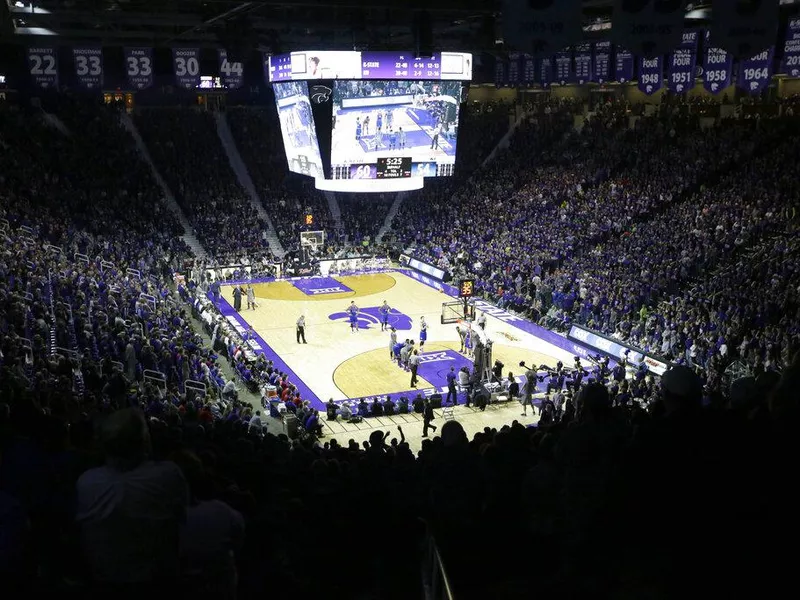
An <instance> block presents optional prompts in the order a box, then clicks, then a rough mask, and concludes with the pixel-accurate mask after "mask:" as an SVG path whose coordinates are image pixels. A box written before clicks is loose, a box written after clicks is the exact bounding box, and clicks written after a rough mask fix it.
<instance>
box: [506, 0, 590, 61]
mask: <svg viewBox="0 0 800 600" xmlns="http://www.w3.org/2000/svg"><path fill="white" fill-rule="evenodd" d="M581 3H582V0H537V2H531V1H530V0H503V7H502V10H503V41H504V42H505V43H506V44H508V45H510V46H511V47H512V48H513V49H515V50H519V51H522V52H527V53H529V54H531V55H533V56H534V57H540V58H541V57H545V56H552V55H553V54H555V53H556V52H559V51H560V50H563V49H564V48H566V47H568V46H571V45H572V44H575V43H577V42H579V41H580V40H581V38H582V37H583V31H582V29H581Z"/></svg>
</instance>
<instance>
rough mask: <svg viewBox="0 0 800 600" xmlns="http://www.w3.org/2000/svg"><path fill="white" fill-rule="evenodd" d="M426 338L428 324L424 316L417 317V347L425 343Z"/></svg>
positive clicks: (420, 347)
mask: <svg viewBox="0 0 800 600" xmlns="http://www.w3.org/2000/svg"><path fill="white" fill-rule="evenodd" d="M427 339H428V324H427V323H426V322H425V317H424V316H422V317H420V318H419V349H420V350H422V347H423V346H424V345H425V340H427Z"/></svg>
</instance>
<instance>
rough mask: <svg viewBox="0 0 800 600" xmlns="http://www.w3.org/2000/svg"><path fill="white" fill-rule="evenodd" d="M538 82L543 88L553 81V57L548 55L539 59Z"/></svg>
mask: <svg viewBox="0 0 800 600" xmlns="http://www.w3.org/2000/svg"><path fill="white" fill-rule="evenodd" d="M539 83H540V84H541V86H542V87H544V88H546V87H550V84H551V83H553V59H552V58H550V57H549V56H544V57H542V58H540V59H539Z"/></svg>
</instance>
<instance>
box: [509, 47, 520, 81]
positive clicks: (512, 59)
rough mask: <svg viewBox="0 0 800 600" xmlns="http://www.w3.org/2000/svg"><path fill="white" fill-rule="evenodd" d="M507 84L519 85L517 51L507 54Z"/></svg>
mask: <svg viewBox="0 0 800 600" xmlns="http://www.w3.org/2000/svg"><path fill="white" fill-rule="evenodd" d="M508 85H510V86H511V87H517V86H518V85H519V53H517V52H512V53H511V54H509V55H508Z"/></svg>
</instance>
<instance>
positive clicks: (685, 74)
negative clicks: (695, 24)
mask: <svg viewBox="0 0 800 600" xmlns="http://www.w3.org/2000/svg"><path fill="white" fill-rule="evenodd" d="M698 33H699V32H698V31H684V32H683V39H682V40H681V43H680V45H679V46H678V47H677V48H675V50H673V51H672V53H670V55H669V65H668V66H669V78H668V79H667V89H669V91H671V92H674V93H676V94H682V93H684V92H686V91H689V90H690V89H692V88H693V87H694V69H695V61H696V60H697V39H698V37H699V35H698Z"/></svg>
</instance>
